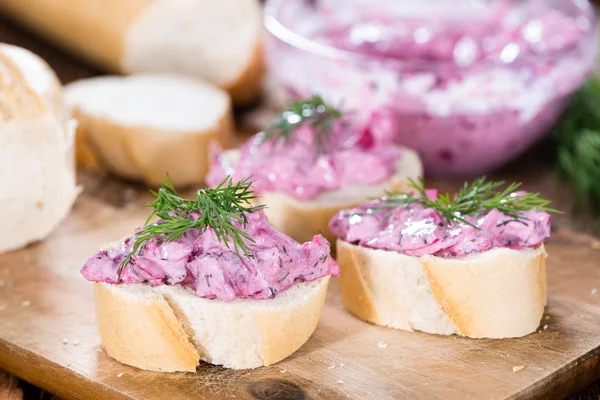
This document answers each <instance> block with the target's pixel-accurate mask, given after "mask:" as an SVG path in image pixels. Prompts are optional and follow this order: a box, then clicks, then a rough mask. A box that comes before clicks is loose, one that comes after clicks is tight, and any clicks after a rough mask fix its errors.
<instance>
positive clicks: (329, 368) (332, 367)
mask: <svg viewBox="0 0 600 400" xmlns="http://www.w3.org/2000/svg"><path fill="white" fill-rule="evenodd" d="M334 368H335V364H331V365H330V366H329V367H327V369H328V370H330V371H331V370H332V369H334Z"/></svg>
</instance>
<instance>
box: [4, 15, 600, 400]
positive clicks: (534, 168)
mask: <svg viewBox="0 0 600 400" xmlns="http://www.w3.org/2000/svg"><path fill="white" fill-rule="evenodd" d="M0 41H4V42H9V43H14V44H17V45H21V46H23V47H27V48H30V49H32V50H33V51H35V52H36V53H38V54H40V55H41V56H42V57H44V58H46V59H47V60H48V61H49V63H50V64H51V65H52V66H53V68H55V69H56V70H57V71H58V73H59V76H60V77H61V79H62V80H63V82H69V81H71V80H74V79H79V78H83V77H86V76H91V75H94V74H96V71H94V69H93V68H89V67H86V66H83V65H81V64H80V63H78V62H75V61H73V60H72V59H70V58H69V57H68V56H66V55H64V54H63V53H61V52H60V51H57V50H56V49H54V48H52V47H50V46H47V45H46V44H45V43H41V42H38V41H37V40H35V39H32V38H31V37H30V36H28V35H23V34H22V33H21V32H20V31H19V30H18V29H16V28H14V27H13V26H12V25H10V24H8V23H6V22H5V21H2V22H0ZM543 158H544V148H543V147H539V148H537V149H535V150H534V151H532V152H530V153H529V154H528V155H527V156H526V157H524V158H522V159H521V160H519V161H517V162H515V163H513V164H512V165H511V166H509V167H508V168H507V169H505V170H504V171H501V172H500V173H498V176H499V177H502V178H505V179H507V180H511V181H512V180H518V181H523V182H524V183H525V187H526V188H527V189H528V190H535V191H540V192H541V193H543V194H544V196H546V197H549V198H550V199H552V200H553V201H554V202H555V204H554V205H555V206H556V207H558V208H560V209H563V210H567V212H566V213H565V215H562V216H558V217H556V218H555V227H556V228H557V230H558V232H559V233H558V234H559V235H560V234H561V232H564V234H565V235H567V236H568V237H569V239H568V240H579V239H572V238H577V237H578V236H577V235H576V234H574V235H572V233H571V232H572V231H577V232H592V229H593V228H592V227H593V221H592V220H591V218H590V217H589V214H580V215H578V214H576V213H573V212H571V205H572V199H571V197H570V194H569V192H568V190H566V189H565V188H562V187H560V186H558V185H557V184H556V181H555V179H554V174H553V173H552V171H551V168H550V166H549V165H547V164H545V163H544V162H543ZM80 181H81V182H82V183H83V185H84V187H85V193H86V194H87V195H89V198H90V199H95V200H92V201H97V202H98V204H105V205H107V206H110V207H116V208H118V209H124V208H127V207H128V205H129V204H130V203H132V202H133V203H136V202H139V201H140V198H139V196H140V193H141V192H140V188H138V187H136V186H131V185H128V184H123V183H121V182H119V181H117V180H114V179H112V178H102V177H98V176H95V175H93V174H89V173H83V174H80ZM436 184H438V185H440V186H442V187H443V186H448V185H449V186H453V183H449V182H437V183H436ZM86 201H87V200H86ZM88 205H89V204H88ZM581 240H587V239H581ZM559 241H560V239H559ZM566 243H568V242H566ZM586 243H587V242H586ZM557 246H558V247H560V246H562V245H561V244H560V243H558V244H557ZM589 254H590V257H593V256H595V255H596V254H597V253H594V252H590V253H589ZM599 286H600V285H599ZM65 289H67V288H65ZM582 290H584V288H582ZM74 301H75V300H74ZM326 315H327V314H326ZM426 340H427V339H426ZM309 364H310V363H309ZM336 367H337V368H340V366H339V365H336ZM594 368H597V364H595V363H591V364H590V369H588V370H587V371H588V373H589V376H587V377H586V378H587V379H588V380H589V379H592V378H593V377H596V376H598V373H599V372H600V371H597V370H596V369H594ZM279 372H280V373H282V374H284V373H285V372H281V371H279ZM20 375H21V376H27V373H26V371H23V372H22V374H20ZM232 377H236V378H238V379H239V378H240V377H243V375H235V374H232ZM54 378H55V377H54V376H52V375H51V374H49V376H48V379H49V380H51V379H54ZM515 379H520V378H519V377H518V376H516V375H515ZM573 379H575V377H573ZM279 381H281V382H286V381H285V380H279ZM60 384H61V383H60V382H53V383H52V384H51V385H48V387H54V388H56V387H58V386H60ZM473 384H474V385H476V384H477V381H476V380H474V382H473ZM548 384H551V382H548ZM286 385H288V384H285V383H280V386H277V384H275V386H273V385H271V386H266V387H257V388H255V390H258V391H259V392H260V391H261V390H262V391H265V390H266V391H267V392H268V391H269V390H274V389H273V388H275V389H277V388H279V390H281V393H284V394H285V393H287V394H288V395H291V394H294V393H295V394H296V395H297V394H298V393H302V392H297V391H294V390H292V389H293V388H292V387H291V386H289V385H288V386H289V387H288V386H286ZM309 386H310V385H309ZM598 387H599V386H598V385H594V386H593V387H591V388H589V389H587V390H586V391H584V392H582V393H581V394H578V395H575V396H573V397H571V399H598V398H600V394H599V393H600V389H598ZM571 389H574V388H571ZM315 390H316V389H315ZM557 390H558V389H557ZM261 393H262V392H261ZM308 393H310V390H309V392H308ZM532 393H533V392H532ZM262 394H264V393H262ZM266 394H267V395H269V393H266ZM272 394H273V396H272V397H271V398H285V397H277V393H272ZM312 394H313V395H315V396H316V395H317V394H318V392H315V393H312ZM23 395H24V396H25V398H27V397H28V396H29V397H30V398H50V397H51V395H48V394H44V393H42V392H40V391H36V389H35V388H33V387H31V386H30V385H23V384H22V383H18V384H17V381H16V380H15V379H14V378H12V377H9V376H7V375H6V374H0V399H4V398H8V399H13V398H14V399H20V398H21V397H22V396H23ZM32 396H33V397H32ZM297 398H300V397H297ZM315 398H316V397H315Z"/></svg>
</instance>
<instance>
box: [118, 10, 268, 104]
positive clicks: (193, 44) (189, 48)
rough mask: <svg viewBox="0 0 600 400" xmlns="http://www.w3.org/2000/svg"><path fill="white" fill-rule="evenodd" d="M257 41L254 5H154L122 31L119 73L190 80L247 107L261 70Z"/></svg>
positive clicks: (258, 16)
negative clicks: (215, 87)
mask: <svg viewBox="0 0 600 400" xmlns="http://www.w3.org/2000/svg"><path fill="white" fill-rule="evenodd" d="M260 36H261V8H260V3H259V2H258V1H257V0H219V1H214V0H195V1H181V0H179V1H174V0H158V1H155V2H154V3H153V4H152V5H151V6H150V7H147V8H146V9H145V10H144V11H143V12H142V13H141V14H140V16H139V17H138V18H137V19H136V21H135V22H134V23H133V24H132V25H131V26H130V27H129V29H128V30H127V33H126V35H125V42H124V43H125V45H124V50H123V59H122V67H123V69H124V71H126V72H128V73H133V72H166V73H169V72H176V73H183V74H186V75H190V76H196V77H198V78H203V79H206V80H208V81H210V82H213V83H214V84H216V85H218V86H220V87H222V88H225V89H227V90H228V91H229V92H230V93H231V96H232V99H233V101H234V102H235V103H236V104H244V103H249V102H251V101H252V100H253V99H254V98H255V97H256V95H257V94H258V93H259V91H260V83H261V78H262V75H263V73H264V70H265V68H264V61H263V56H262V44H261V39H260Z"/></svg>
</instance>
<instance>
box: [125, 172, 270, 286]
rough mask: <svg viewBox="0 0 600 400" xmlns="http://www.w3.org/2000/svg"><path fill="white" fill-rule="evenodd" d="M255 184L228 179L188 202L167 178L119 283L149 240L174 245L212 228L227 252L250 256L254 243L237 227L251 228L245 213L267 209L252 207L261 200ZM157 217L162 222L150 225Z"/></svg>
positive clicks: (156, 193) (127, 259) (157, 192)
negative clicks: (191, 232) (194, 232)
mask: <svg viewBox="0 0 600 400" xmlns="http://www.w3.org/2000/svg"><path fill="white" fill-rule="evenodd" d="M252 183H253V181H251V180H250V178H245V179H242V180H241V181H239V182H237V183H233V180H232V179H231V178H230V177H229V176H228V177H226V178H225V179H224V180H223V181H222V182H221V183H220V184H219V185H218V186H217V187H216V188H213V189H211V188H209V189H200V190H198V191H197V192H196V198H195V199H193V200H188V199H184V198H182V197H181V196H179V194H178V193H177V191H176V190H175V188H174V187H173V183H172V182H171V178H170V177H169V175H168V174H167V178H166V180H165V181H164V182H163V184H162V187H161V188H159V189H158V191H154V190H151V193H152V194H153V195H154V196H156V199H154V201H153V202H152V203H150V204H148V205H147V206H146V207H147V208H150V209H151V210H152V213H151V214H150V216H149V217H148V219H147V220H146V223H145V224H144V227H143V228H142V229H141V230H139V231H138V232H136V233H135V234H134V240H135V241H134V244H133V247H132V249H131V251H130V252H129V253H128V254H127V255H126V256H125V258H124V259H123V261H122V262H121V264H120V265H119V271H118V274H119V280H120V279H121V275H122V273H123V270H124V269H125V267H127V265H129V264H130V263H131V261H132V257H134V256H136V255H139V254H140V252H141V251H142V250H143V248H144V246H145V245H146V244H147V243H148V241H149V240H151V239H154V238H156V239H157V240H158V241H160V242H172V241H174V240H177V239H179V238H181V237H182V236H183V234H184V233H185V232H187V231H188V230H190V229H197V230H198V231H199V233H200V234H201V233H203V232H204V231H206V230H207V229H208V228H210V229H212V231H213V233H214V234H215V236H216V237H217V239H218V240H219V242H221V243H223V244H224V245H225V246H226V247H227V248H230V246H232V247H233V248H234V249H235V252H236V253H237V255H238V256H240V257H241V255H242V254H243V255H244V256H248V255H249V254H250V247H249V246H248V244H247V242H251V243H254V239H252V238H251V237H250V235H248V233H246V232H244V231H243V230H241V229H239V228H238V227H237V226H236V224H235V223H238V224H240V223H241V224H243V226H244V227H245V226H246V225H247V224H248V220H247V218H246V213H251V212H254V211H256V210H260V209H262V208H265V207H266V206H265V205H264V204H261V205H252V201H253V200H254V199H257V198H259V197H260V196H256V195H254V192H253V191H252V189H251V186H252ZM155 216H156V217H158V218H159V221H158V222H155V223H152V224H150V220H151V219H152V218H153V217H155Z"/></svg>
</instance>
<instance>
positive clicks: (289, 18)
mask: <svg viewBox="0 0 600 400" xmlns="http://www.w3.org/2000/svg"><path fill="white" fill-rule="evenodd" d="M265 24H266V27H267V30H268V31H269V33H270V34H269V36H268V40H267V48H268V52H267V56H268V60H269V64H270V67H271V70H272V72H273V74H274V75H275V77H276V79H277V80H278V82H279V83H281V84H282V85H283V86H284V87H285V88H287V89H288V91H289V93H290V94H292V95H299V96H304V95H306V94H307V93H320V94H322V95H323V96H325V97H326V99H329V100H334V101H342V100H343V101H344V104H345V105H346V106H347V107H348V108H350V109H353V110H355V112H356V113H357V114H358V115H362V116H363V118H364V120H365V121H373V120H374V118H373V114H375V116H376V118H375V119H385V120H386V122H385V124H386V125H387V126H388V127H389V128H390V129H391V130H392V133H393V135H394V138H395V140H396V142H397V143H400V144H403V145H406V146H408V147H410V148H414V149H416V150H418V152H419V154H420V155H421V157H422V159H423V162H424V164H425V168H426V172H427V173H430V174H434V175H463V174H481V173H484V172H487V171H490V170H492V169H494V168H497V167H500V166H502V165H503V164H505V163H506V162H508V161H510V160H512V159H514V158H515V157H517V156H518V155H520V154H521V153H523V152H524V151H525V150H526V149H527V148H528V147H529V146H531V145H532V144H533V143H535V142H536V141H537V140H538V139H539V138H540V137H542V136H543V135H544V133H546V132H547V131H548V129H549V128H550V127H551V126H552V124H553V123H554V122H555V121H556V119H557V118H558V116H559V115H560V113H561V112H562V110H563V108H564V105H565V102H566V100H567V99H568V97H569V96H570V95H571V94H572V93H573V92H574V91H575V90H576V89H577V88H578V87H579V86H580V85H581V84H582V83H583V82H584V81H585V79H586V77H587V76H589V75H590V74H591V72H592V70H593V65H594V60H595V56H596V48H597V41H596V34H595V33H596V25H595V14H594V11H593V9H592V7H591V5H590V4H588V2H587V1H575V0H487V1H485V0H479V1H463V0H460V1H457V0H428V1H419V2H415V1H411V0H399V1H395V2H387V1H383V0H374V1H366V0H352V1H345V2H336V1H332V0H311V1H294V2H289V1H285V0H269V1H268V2H267V6H266V9H265Z"/></svg>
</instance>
